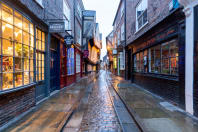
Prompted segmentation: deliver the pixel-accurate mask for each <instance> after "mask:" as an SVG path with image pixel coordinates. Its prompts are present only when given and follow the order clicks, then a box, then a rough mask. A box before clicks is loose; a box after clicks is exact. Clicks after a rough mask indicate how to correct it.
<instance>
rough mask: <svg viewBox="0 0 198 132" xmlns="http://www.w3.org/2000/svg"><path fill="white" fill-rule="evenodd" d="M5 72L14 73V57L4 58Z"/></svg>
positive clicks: (3, 66) (3, 69)
mask: <svg viewBox="0 0 198 132" xmlns="http://www.w3.org/2000/svg"><path fill="white" fill-rule="evenodd" d="M2 71H3V72H13V57H3V64H2Z"/></svg>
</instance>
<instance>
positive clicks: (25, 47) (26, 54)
mask: <svg viewBox="0 0 198 132" xmlns="http://www.w3.org/2000/svg"><path fill="white" fill-rule="evenodd" d="M23 57H24V58H29V46H27V45H23Z"/></svg>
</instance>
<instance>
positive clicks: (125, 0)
mask: <svg viewBox="0 0 198 132" xmlns="http://www.w3.org/2000/svg"><path fill="white" fill-rule="evenodd" d="M126 2H127V0H124V39H125V40H124V41H125V42H124V49H125V53H124V54H125V57H124V60H125V61H124V63H125V79H127V72H126V71H127V69H126V67H127V63H126V62H127V61H126V55H127V53H128V52H127V50H126V45H127V44H126V38H127V37H126V24H127V23H126V16H127V15H126V5H127V4H126Z"/></svg>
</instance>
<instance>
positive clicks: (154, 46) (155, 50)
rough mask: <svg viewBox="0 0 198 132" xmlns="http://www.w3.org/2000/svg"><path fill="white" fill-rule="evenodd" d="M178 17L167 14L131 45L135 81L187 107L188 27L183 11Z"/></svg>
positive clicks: (133, 79)
mask: <svg viewBox="0 0 198 132" xmlns="http://www.w3.org/2000/svg"><path fill="white" fill-rule="evenodd" d="M174 17H175V16H174V15H172V16H171V17H169V18H167V19H166V20H164V21H163V22H161V23H160V24H159V25H157V26H156V27H154V28H153V29H151V30H150V31H149V32H147V33H146V34H145V35H144V36H142V37H141V38H139V39H138V40H136V41H135V42H134V43H133V45H131V46H130V48H132V50H133V54H132V66H133V72H132V82H134V83H136V84H138V85H140V86H142V87H143V88H145V89H147V90H149V91H151V92H153V93H155V94H157V95H160V96H162V97H163V98H165V99H167V100H169V101H170V102H172V103H174V104H176V105H178V106H180V107H182V108H184V107H185V83H184V82H185V48H184V47H185V41H184V37H185V34H184V33H185V28H184V21H183V19H182V18H183V15H182V14H180V15H178V14H177V17H180V18H178V19H173V18H174ZM172 20H178V21H172ZM130 48H129V49H130Z"/></svg>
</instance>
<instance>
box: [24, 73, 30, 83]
mask: <svg viewBox="0 0 198 132" xmlns="http://www.w3.org/2000/svg"><path fill="white" fill-rule="evenodd" d="M29 74H30V73H29V72H24V85H27V84H29V83H30V79H29Z"/></svg>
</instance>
